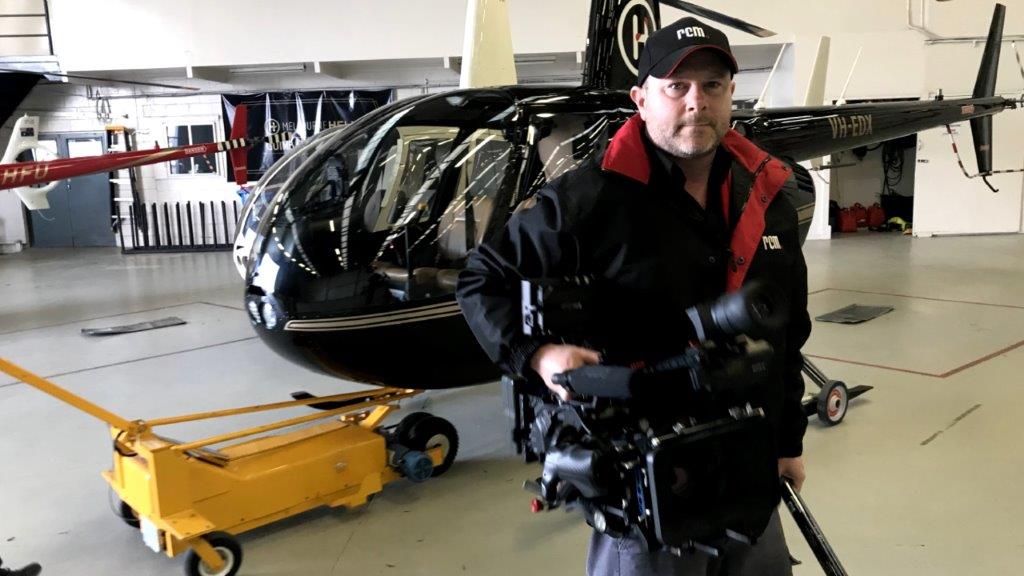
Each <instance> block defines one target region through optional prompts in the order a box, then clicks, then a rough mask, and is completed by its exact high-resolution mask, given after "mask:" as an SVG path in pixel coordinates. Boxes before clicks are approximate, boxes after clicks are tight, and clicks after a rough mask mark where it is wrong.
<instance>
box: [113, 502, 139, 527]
mask: <svg viewBox="0 0 1024 576" xmlns="http://www.w3.org/2000/svg"><path fill="white" fill-rule="evenodd" d="M119 502H120V503H119V504H118V505H117V516H118V518H120V519H121V520H124V523H125V524H127V525H129V526H131V527H132V528H138V527H139V513H138V512H136V511H135V509H134V508H132V507H131V506H129V505H128V503H127V502H125V501H124V500H119Z"/></svg>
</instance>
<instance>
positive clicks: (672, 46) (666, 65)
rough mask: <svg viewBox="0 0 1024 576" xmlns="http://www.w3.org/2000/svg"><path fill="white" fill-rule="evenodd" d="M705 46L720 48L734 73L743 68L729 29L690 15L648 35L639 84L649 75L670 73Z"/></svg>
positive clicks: (722, 55)
mask: <svg viewBox="0 0 1024 576" xmlns="http://www.w3.org/2000/svg"><path fill="white" fill-rule="evenodd" d="M703 49H710V50H714V51H716V52H718V54H719V55H720V56H721V57H722V60H723V61H724V62H725V64H726V65H727V66H728V67H729V70H730V71H732V73H733V75H734V76H735V75H736V72H738V71H739V66H738V65H737V64H736V58H734V57H733V55H732V49H731V48H729V39H728V38H727V37H726V36H725V33H724V32H722V31H721V30H719V29H717V28H712V27H711V26H708V25H707V24H705V23H703V22H701V21H700V20H697V19H696V18H689V17H688V18H683V19H681V20H677V21H675V22H673V23H672V24H669V25H668V26H665V27H664V28H662V29H661V30H658V31H657V32H655V33H654V34H651V36H650V38H648V39H647V42H646V43H645V44H644V51H643V53H642V54H640V61H639V62H638V64H637V76H636V85H637V86H642V85H643V83H644V80H647V77H648V76H654V77H655V78H665V77H666V76H669V75H670V74H672V72H674V71H675V69H676V68H677V67H678V66H679V64H680V63H682V61H683V60H685V59H686V57H687V56H689V55H690V54H693V53H694V52H696V51H698V50H703Z"/></svg>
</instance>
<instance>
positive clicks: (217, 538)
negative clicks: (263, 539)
mask: <svg viewBox="0 0 1024 576" xmlns="http://www.w3.org/2000/svg"><path fill="white" fill-rule="evenodd" d="M202 538H203V540H206V542H207V543H209V544H210V546H213V549H214V550H216V551H217V554H220V557H221V559H222V560H224V566H223V567H221V569H220V570H217V571H214V570H212V569H211V568H210V567H209V566H207V565H206V563H205V562H203V559H202V558H200V557H199V554H196V551H195V550H193V549H192V548H189V550H188V552H187V553H186V554H185V574H186V576H235V574H236V573H238V569H239V568H241V566H242V545H241V544H239V543H238V540H237V539H236V538H235V537H234V536H232V535H231V534H228V533H227V532H210V533H209V534H207V535H206V536H203V537H202Z"/></svg>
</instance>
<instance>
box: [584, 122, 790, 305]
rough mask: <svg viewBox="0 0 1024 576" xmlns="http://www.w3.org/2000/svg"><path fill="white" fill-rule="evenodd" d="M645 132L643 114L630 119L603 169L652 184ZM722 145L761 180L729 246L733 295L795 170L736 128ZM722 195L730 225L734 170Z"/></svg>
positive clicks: (756, 181) (756, 182) (728, 277)
mask: <svg viewBox="0 0 1024 576" xmlns="http://www.w3.org/2000/svg"><path fill="white" fill-rule="evenodd" d="M643 129H644V121H643V120H642V119H641V118H640V114H636V115H634V116H633V117H632V118H630V119H629V120H628V121H626V123H625V124H623V125H622V127H621V128H619V130H618V132H616V133H615V136H613V137H612V141H611V143H610V144H609V145H608V150H607V151H606V152H605V154H604V159H603V160H602V161H601V168H602V169H603V170H607V171H609V172H615V173H618V174H621V175H623V176H625V177H627V178H631V179H633V180H636V181H637V182H640V183H641V184H645V185H646V184H648V183H649V181H650V179H651V159H650V157H648V154H647V147H646V146H645V145H644V140H643V134H642V132H641V131H642V130H643ZM721 146H722V147H723V148H725V150H726V152H728V153H729V155H730V156H732V158H733V161H735V162H738V163H739V164H740V165H741V166H743V168H744V169H745V170H747V171H748V172H750V173H751V174H753V175H754V176H755V178H754V182H753V185H752V186H751V189H750V196H749V197H748V200H747V202H746V204H745V205H744V207H743V212H742V214H741V215H740V219H739V222H737V223H736V227H735V228H734V230H733V236H732V240H731V242H730V245H729V249H730V251H731V252H732V256H731V258H730V262H729V267H728V270H727V274H726V290H727V291H729V292H733V291H736V290H738V289H739V288H740V286H742V285H743V281H744V280H745V279H746V276H747V271H748V270H750V264H751V262H752V261H753V259H754V256H755V254H756V253H757V248H758V245H759V244H760V241H761V234H763V233H764V228H765V213H766V212H767V211H768V206H769V205H770V204H771V203H772V200H774V199H775V195H776V194H778V192H779V190H780V189H781V188H782V185H783V184H784V183H785V182H786V179H787V178H789V175H790V172H791V170H790V168H789V166H786V165H785V164H784V163H783V162H782V161H780V160H778V159H775V158H772V157H771V156H770V155H769V154H768V153H767V152H765V151H764V150H761V149H760V148H758V147H757V145H756V144H754V143H753V142H751V141H750V140H747V139H746V138H744V137H743V136H741V135H740V133H739V132H737V131H736V130H732V129H730V130H729V131H728V132H726V133H725V136H724V137H723V138H722V143H721ZM721 194H722V208H723V210H724V211H725V217H726V221H728V219H729V203H730V200H731V199H732V172H731V171H730V172H729V174H728V175H727V176H726V178H725V180H724V181H723V182H722V189H721Z"/></svg>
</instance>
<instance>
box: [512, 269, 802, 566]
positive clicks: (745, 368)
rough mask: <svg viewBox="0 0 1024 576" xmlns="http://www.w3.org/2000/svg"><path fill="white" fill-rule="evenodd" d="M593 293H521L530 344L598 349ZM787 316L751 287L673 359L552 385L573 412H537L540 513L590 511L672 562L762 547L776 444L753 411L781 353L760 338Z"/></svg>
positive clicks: (712, 311)
mask: <svg viewBox="0 0 1024 576" xmlns="http://www.w3.org/2000/svg"><path fill="white" fill-rule="evenodd" d="M595 293H596V292H595V286H594V285H593V283H592V282H591V281H589V280H588V279H586V278H583V279H573V280H568V281H563V282H559V283H552V282H545V283H531V282H524V283H523V329H524V332H525V333H526V334H527V335H530V336H532V337H537V338H542V339H555V338H557V340H561V341H564V342H567V343H572V344H580V345H588V344H589V343H588V342H587V341H585V339H584V338H583V335H582V334H579V331H578V327H579V326H585V325H588V323H592V322H593V321H594V320H595V319H599V318H600V317H601V311H602V309H604V308H605V307H606V306H607V302H600V299H598V298H595V297H594V294H595ZM785 305H786V302H785V298H784V297H783V296H782V294H781V293H780V292H778V291H776V290H774V289H772V288H771V287H769V286H767V285H763V284H757V283H754V284H751V285H748V286H745V287H744V288H743V290H741V291H740V292H737V293H733V294H728V295H725V296H723V297H721V298H719V299H718V300H716V301H714V302H711V303H707V304H701V305H698V306H695V307H693V308H690V309H688V310H687V311H686V313H687V316H688V317H689V319H690V320H691V323H692V324H693V329H694V334H695V335H696V339H695V341H694V342H691V343H690V344H689V345H687V346H685V349H684V350H682V352H681V353H679V354H677V355H675V356H671V357H668V358H660V359H643V360H644V361H643V362H634V363H632V364H631V365H629V366H613V365H593V366H584V367H581V368H579V369H576V370H572V371H570V372H567V373H564V374H559V375H556V378H555V379H554V380H555V383H557V384H560V385H562V386H564V387H565V388H566V389H568V391H569V392H570V394H571V399H570V401H569V402H565V403H561V402H554V401H550V396H549V397H548V400H543V399H538V400H536V401H535V402H534V405H533V406H532V408H533V412H534V414H533V422H532V424H531V426H530V433H529V446H530V449H531V450H532V451H533V452H535V453H536V454H537V455H538V456H539V457H540V458H541V459H542V460H543V472H542V475H541V477H540V478H539V479H537V480H536V481H530V482H527V483H526V488H527V489H528V490H531V491H532V492H534V493H535V494H536V495H537V497H538V498H537V499H536V500H535V501H534V509H535V510H541V509H554V508H558V507H560V506H563V505H573V506H580V507H582V509H583V510H584V513H585V516H586V519H587V522H588V524H590V525H591V526H593V527H594V528H595V529H596V530H598V531H600V532H604V533H607V534H609V535H612V536H623V535H626V534H629V533H634V534H640V535H642V536H643V537H644V538H646V539H647V541H648V543H649V544H651V545H652V546H654V547H659V546H660V547H664V548H666V549H668V550H669V551H672V552H674V553H681V551H683V550H692V549H698V550H702V551H705V552H708V553H711V554H717V549H718V546H719V545H720V544H722V543H724V541H725V539H726V538H732V539H736V540H740V541H743V542H748V543H749V542H753V541H754V540H755V539H756V538H757V537H758V536H759V535H760V534H761V533H762V532H763V530H764V528H765V526H766V525H767V523H768V520H769V519H770V517H771V515H772V513H773V511H774V508H775V506H776V505H777V504H778V502H779V496H780V484H779V478H778V467H777V466H778V465H777V461H776V459H775V455H774V454H775V451H774V449H773V446H772V443H773V432H772V430H771V427H770V425H769V424H768V422H767V420H766V419H765V416H764V412H763V411H762V410H761V409H760V408H758V407H756V400H754V399H756V398H757V397H758V395H759V392H760V391H759V390H758V388H759V386H758V385H759V383H760V382H761V379H762V377H763V376H764V375H765V374H766V372H767V371H768V366H769V364H770V361H771V357H772V349H771V346H770V345H769V344H768V343H767V342H766V341H764V340H758V339H755V338H758V337H764V336H766V335H768V334H769V333H770V332H771V331H773V330H777V329H779V328H780V327H781V325H782V323H783V322H784V319H785V310H784V309H785ZM681 347H682V346H681ZM666 403H671V404H672V405H671V406H666Z"/></svg>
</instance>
